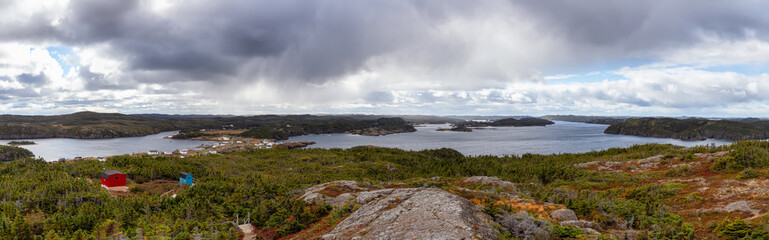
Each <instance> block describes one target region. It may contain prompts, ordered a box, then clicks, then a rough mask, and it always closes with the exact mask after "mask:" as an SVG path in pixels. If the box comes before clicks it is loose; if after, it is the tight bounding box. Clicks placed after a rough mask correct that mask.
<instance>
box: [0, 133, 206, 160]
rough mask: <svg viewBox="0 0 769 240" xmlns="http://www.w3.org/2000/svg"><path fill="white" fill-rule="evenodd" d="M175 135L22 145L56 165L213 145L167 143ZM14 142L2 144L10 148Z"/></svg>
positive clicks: (190, 142) (46, 141)
mask: <svg viewBox="0 0 769 240" xmlns="http://www.w3.org/2000/svg"><path fill="white" fill-rule="evenodd" d="M171 135H173V132H161V133H158V134H153V135H147V136H143V137H127V138H110V139H71V138H48V139H24V140H28V141H33V142H35V143H36V144H35V145H22V146H20V147H23V148H26V149H28V150H29V151H31V152H32V153H33V154H35V157H42V158H43V159H45V160H46V161H56V160H58V159H59V158H66V159H72V158H75V157H103V156H113V155H121V154H127V153H140V152H147V151H149V150H158V151H164V152H171V151H173V150H176V149H195V148H196V147H197V146H200V145H201V144H211V143H212V142H210V141H195V140H175V139H166V138H163V137H164V136H171ZM10 141H12V140H0V144H7V143H8V142H10Z"/></svg>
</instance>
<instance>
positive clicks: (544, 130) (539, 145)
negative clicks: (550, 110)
mask: <svg viewBox="0 0 769 240" xmlns="http://www.w3.org/2000/svg"><path fill="white" fill-rule="evenodd" d="M555 123H556V124H554V125H550V126H546V127H497V128H488V129H481V130H473V132H469V133H467V132H451V131H445V132H439V131H435V130H436V129H437V128H439V127H442V128H448V127H449V126H448V125H437V124H431V125H425V126H423V127H417V132H414V133H400V134H391V135H386V136H360V135H352V134H325V135H308V136H299V137H292V138H290V139H289V140H288V141H314V142H316V143H317V144H315V145H310V147H313V148H350V147H354V146H360V145H375V146H381V147H395V148H401V149H407V150H423V149H434V148H443V147H448V148H453V149H456V150H458V151H460V152H462V153H463V154H465V155H506V154H507V155H513V154H515V155H519V154H523V153H537V154H551V153H581V152H589V151H593V150H603V149H607V148H612V147H629V146H632V145H635V144H645V143H671V144H675V145H681V146H696V145H706V144H710V143H715V144H716V145H723V144H729V143H731V142H730V141H722V140H706V141H681V140H675V139H664V138H648V137H635V136H624V135H612V134H604V133H603V131H604V129H606V127H607V125H599V124H585V123H573V122H560V121H556V122H555Z"/></svg>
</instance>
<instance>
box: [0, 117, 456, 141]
mask: <svg viewBox="0 0 769 240" xmlns="http://www.w3.org/2000/svg"><path fill="white" fill-rule="evenodd" d="M175 117H178V118H175ZM412 117H413V118H414V119H417V121H419V123H424V122H428V123H430V122H434V121H438V122H440V121H444V122H445V121H458V120H456V119H454V120H451V119H447V118H441V117H431V116H412ZM205 129H220V130H221V129H243V130H247V131H245V132H244V133H242V135H243V136H245V137H254V138H270V139H286V138H288V137H291V136H299V135H306V134H325V133H345V132H349V133H353V134H361V135H386V134H392V133H400V132H413V131H416V129H415V128H414V127H413V126H412V124H411V123H410V122H408V121H406V120H404V119H403V118H400V117H384V116H376V115H334V116H328V115H326V116H315V115H257V116H198V115H192V116H188V115H179V116H176V115H160V114H148V115H125V114H119V113H96V112H78V113H73V114H66V115H56V116H23V115H0V139H41V138H78V139H103V138H119V137H136V136H146V135H150V134H156V133H160V132H163V131H174V130H181V132H180V134H177V136H174V138H175V139H190V138H195V137H200V136H202V135H204V134H205V133H203V132H201V130H205Z"/></svg>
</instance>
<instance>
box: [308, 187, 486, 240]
mask: <svg viewBox="0 0 769 240" xmlns="http://www.w3.org/2000/svg"><path fill="white" fill-rule="evenodd" d="M358 194H359V196H364V195H365V197H362V198H366V199H372V200H371V201H369V202H368V203H365V204H364V205H363V206H361V207H360V208H359V209H358V210H357V211H355V212H354V213H352V214H351V215H350V216H349V217H347V218H346V219H344V220H343V221H341V222H340V223H339V224H337V226H336V227H335V228H334V229H333V230H331V232H329V233H328V234H325V235H323V239H498V238H499V236H498V233H499V231H498V230H497V228H495V227H494V226H492V225H491V224H490V222H492V220H491V217H490V216H488V215H486V214H485V213H483V212H482V211H480V209H479V207H478V206H476V205H474V204H472V203H471V202H470V201H468V200H467V199H464V198H462V197H459V196H457V195H454V194H451V193H449V192H446V191H444V190H440V189H432V188H402V189H383V190H379V191H372V192H368V193H363V194H361V193H358ZM377 196H378V198H377Z"/></svg>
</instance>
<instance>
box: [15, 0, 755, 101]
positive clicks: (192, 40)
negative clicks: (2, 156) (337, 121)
mask: <svg viewBox="0 0 769 240" xmlns="http://www.w3.org/2000/svg"><path fill="white" fill-rule="evenodd" d="M0 4H2V1H0ZM148 5H149V4H146V3H143V2H140V1H138V0H121V1H103V0H72V1H71V2H70V3H69V6H67V8H66V11H64V15H62V16H45V15H42V14H38V15H33V17H31V18H28V19H24V21H19V22H23V23H22V24H19V22H2V23H5V24H6V25H7V26H0V29H4V30H0V38H2V39H16V40H38V41H40V40H51V39H54V40H57V41H61V42H63V43H65V44H69V45H72V46H86V47H87V46H90V45H94V44H107V45H108V46H109V48H108V49H109V54H111V55H113V56H112V57H114V58H117V59H121V60H122V61H126V66H127V69H124V71H125V73H126V74H135V75H132V76H133V77H134V78H138V79H135V81H139V82H169V81H172V82H178V81H211V82H219V81H254V80H255V79H278V80H281V81H308V82H315V83H318V82H325V81H328V80H330V79H336V78H339V77H343V76H345V75H347V74H350V73H354V72H357V71H360V70H361V69H364V68H365V67H366V65H365V63H366V62H367V61H368V60H370V59H373V58H376V57H378V56H382V55H385V54H388V53H392V52H395V51H399V50H402V49H404V48H407V47H409V46H412V45H413V44H416V43H421V44H422V45H417V46H418V47H419V48H417V49H419V50H421V49H425V50H424V51H428V52H427V53H426V54H422V55H427V56H441V57H425V58H424V59H423V60H424V62H421V63H422V64H425V65H427V66H426V68H440V67H442V66H444V65H447V64H444V63H449V62H459V63H458V64H457V65H461V60H457V59H453V58H465V57H466V56H467V55H466V54H464V53H466V52H467V51H472V49H473V48H475V47H478V46H464V45H461V44H448V43H454V42H456V40H455V39H440V40H435V41H434V40H433V39H431V38H440V37H445V36H440V35H439V36H434V35H431V34H432V33H434V32H435V30H436V28H438V27H439V26H441V25H442V24H444V23H447V22H450V21H453V20H456V19H468V18H488V17H494V16H499V17H503V18H513V17H519V18H522V19H523V20H526V21H530V22H533V23H535V24H536V26H537V27H538V29H537V31H541V32H544V33H548V34H549V35H550V36H553V37H554V38H557V39H559V40H561V41H563V42H565V43H566V44H567V45H569V46H567V47H566V49H586V50H584V51H593V52H591V54H594V55H596V56H593V60H592V61H611V60H613V59H614V58H623V57H626V56H627V55H628V54H633V53H646V52H655V51H657V50H660V49H665V48H668V47H671V46H678V45H683V44H692V43H696V42H697V41H699V37H700V36H698V34H700V33H703V32H704V33H712V34H716V35H718V36H721V37H726V38H733V39H739V38H744V37H745V36H746V34H748V33H749V32H755V33H756V34H757V35H758V36H760V37H766V36H767V35H768V34H769V33H767V31H768V30H767V29H769V20H768V19H767V17H766V14H765V11H766V9H769V2H765V1H694V0H686V1H684V0H681V1H610V0H595V1H570V0H555V1H525V0H520V1H483V2H469V1H443V0H440V1H439V0H435V1H430V0H427V1H417V0H413V1H399V0H393V1H360V0H350V1H323V0H319V1H300V0H224V1H184V2H183V4H181V5H179V6H176V7H173V8H172V9H170V10H168V11H166V12H163V13H162V14H158V13H156V12H153V11H152V10H151V9H149V7H148ZM505 9H515V10H516V11H513V12H509V11H507V10H505ZM59 18H60V19H59ZM51 21H58V22H60V23H59V24H58V25H51ZM500 27H505V26H500ZM449 37H450V36H449ZM469 39H472V36H471V37H470V38H469ZM441 44H443V45H441ZM470 44H471V43H470ZM423 45H424V46H423ZM433 45H440V47H435V48H433V49H431V48H429V47H431V46H433ZM575 52H576V53H575V54H576V55H579V54H585V52H580V51H579V50H575ZM407 57H419V55H417V54H414V56H408V55H407ZM558 57H562V58H565V59H579V61H573V62H572V63H571V64H575V65H580V64H589V62H590V60H589V59H588V60H585V59H581V57H582V56H558ZM405 60H409V59H405ZM512 64H515V63H512ZM448 66H454V65H448ZM85 67H87V66H85ZM85 70H86V73H81V74H86V75H88V74H90V73H88V72H87V71H88V69H87V68H85ZM495 71H496V70H495ZM146 72H162V74H146ZM484 74H485V75H484V76H481V78H493V79H507V78H509V77H508V75H509V74H508V73H503V72H488V73H487V72H485V73H484ZM86 77H87V78H86V79H87V80H88V81H94V82H93V83H90V82H89V86H91V87H89V88H109V87H111V86H110V85H109V84H107V85H104V83H103V82H104V81H103V78H102V77H99V76H90V77H88V76H86Z"/></svg>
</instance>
